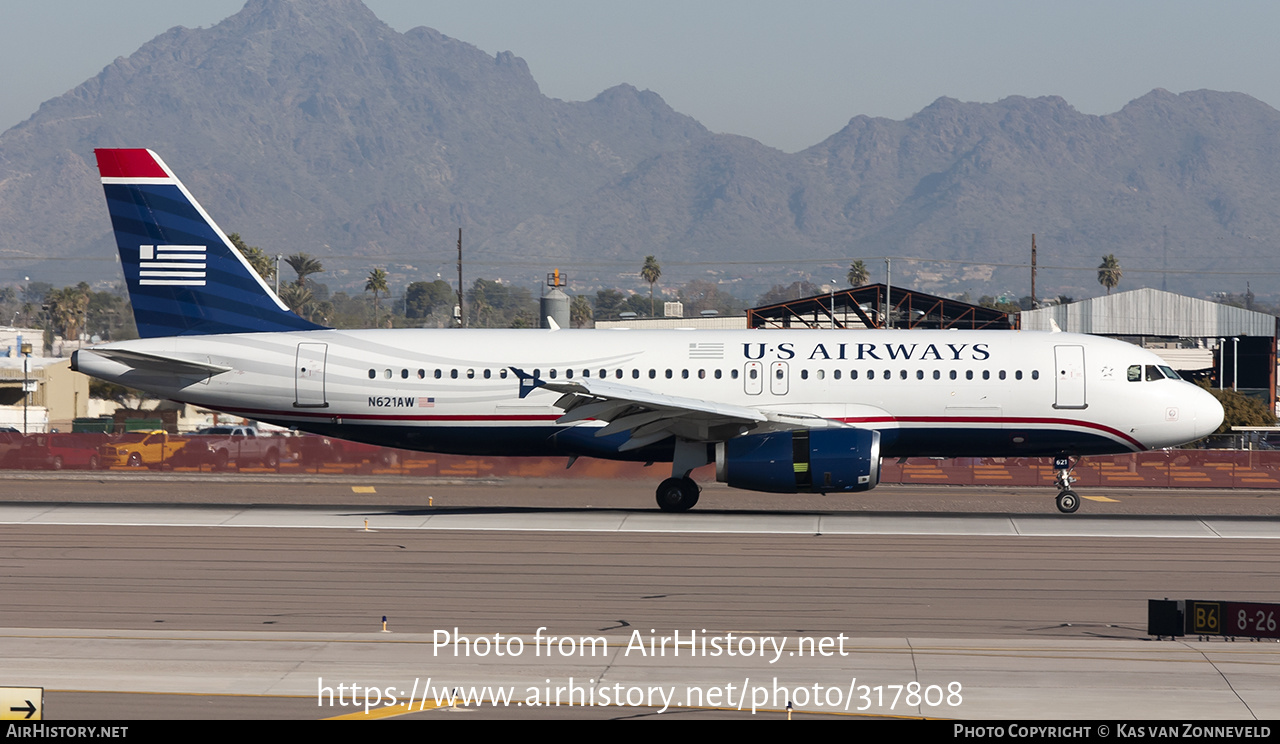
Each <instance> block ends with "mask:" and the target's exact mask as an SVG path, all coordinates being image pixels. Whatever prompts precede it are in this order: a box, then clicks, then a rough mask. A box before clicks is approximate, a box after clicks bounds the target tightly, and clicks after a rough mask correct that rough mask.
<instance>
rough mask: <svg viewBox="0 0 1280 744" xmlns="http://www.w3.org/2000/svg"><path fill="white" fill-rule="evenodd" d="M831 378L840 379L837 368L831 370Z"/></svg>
mask: <svg viewBox="0 0 1280 744" xmlns="http://www.w3.org/2000/svg"><path fill="white" fill-rule="evenodd" d="M831 378H832V379H834V380H838V379H840V370H838V369H837V370H832V372H831Z"/></svg>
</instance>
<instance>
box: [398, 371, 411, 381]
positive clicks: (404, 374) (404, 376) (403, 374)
mask: <svg viewBox="0 0 1280 744" xmlns="http://www.w3.org/2000/svg"><path fill="white" fill-rule="evenodd" d="M400 379H402V380H407V379H409V370H407V369H402V370H400Z"/></svg>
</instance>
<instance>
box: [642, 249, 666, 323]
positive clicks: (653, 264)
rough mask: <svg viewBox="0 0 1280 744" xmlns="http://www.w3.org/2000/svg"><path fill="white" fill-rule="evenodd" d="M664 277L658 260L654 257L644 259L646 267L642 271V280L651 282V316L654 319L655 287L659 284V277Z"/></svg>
mask: <svg viewBox="0 0 1280 744" xmlns="http://www.w3.org/2000/svg"><path fill="white" fill-rule="evenodd" d="M661 276H662V267H661V266H658V259H656V258H654V257H653V256H645V257H644V267H643V268H641V269H640V278H641V279H644V280H645V281H646V282H649V315H650V317H652V316H653V315H654V312H653V285H654V284H656V283H657V281H658V279H659V277H661Z"/></svg>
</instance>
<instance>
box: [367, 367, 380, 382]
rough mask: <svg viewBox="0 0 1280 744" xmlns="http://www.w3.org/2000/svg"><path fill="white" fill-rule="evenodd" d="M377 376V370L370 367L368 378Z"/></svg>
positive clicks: (371, 378)
mask: <svg viewBox="0 0 1280 744" xmlns="http://www.w3.org/2000/svg"><path fill="white" fill-rule="evenodd" d="M377 376H378V370H376V369H371V370H369V379H370V380H373V379H376V378H377Z"/></svg>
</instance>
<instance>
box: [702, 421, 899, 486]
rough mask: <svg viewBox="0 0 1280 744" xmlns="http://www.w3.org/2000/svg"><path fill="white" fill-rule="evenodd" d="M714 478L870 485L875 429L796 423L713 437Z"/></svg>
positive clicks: (874, 471)
mask: <svg viewBox="0 0 1280 744" xmlns="http://www.w3.org/2000/svg"><path fill="white" fill-rule="evenodd" d="M716 480H718V481H720V482H721V483H728V484H729V485H730V486H732V487H733V488H742V489H745V490H749V491H766V492H769V493H827V492H828V491H847V492H854V491H870V490H871V489H873V488H875V487H876V484H878V483H879V482H880V432H878V431H871V430H868V429H813V430H808V429H800V430H797V431H780V432H772V433H769V434H752V435H749V436H744V437H738V438H737V439H730V440H728V441H725V442H719V443H717V444H716Z"/></svg>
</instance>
